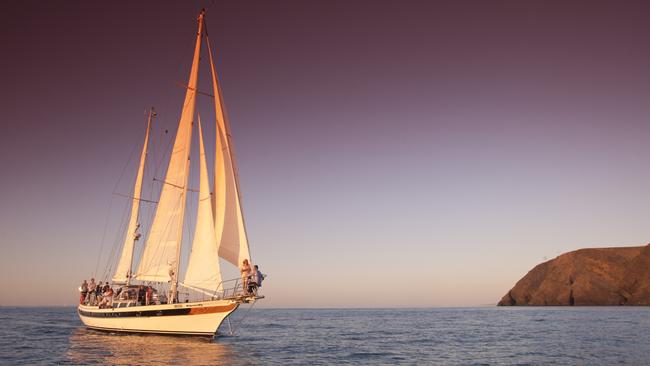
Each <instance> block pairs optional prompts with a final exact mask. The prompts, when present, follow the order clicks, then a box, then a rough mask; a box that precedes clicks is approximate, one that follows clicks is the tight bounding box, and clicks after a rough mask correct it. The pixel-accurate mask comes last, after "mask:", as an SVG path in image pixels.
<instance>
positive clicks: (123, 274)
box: [113, 108, 153, 283]
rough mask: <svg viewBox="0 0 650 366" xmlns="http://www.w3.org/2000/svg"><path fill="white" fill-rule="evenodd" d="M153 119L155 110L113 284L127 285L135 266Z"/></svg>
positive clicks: (148, 127) (151, 111)
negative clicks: (140, 210)
mask: <svg viewBox="0 0 650 366" xmlns="http://www.w3.org/2000/svg"><path fill="white" fill-rule="evenodd" d="M152 117H153V108H152V109H151V110H150V111H149V118H148V119H147V132H146V134H145V136H144V145H143V146H142V153H141V154H140V165H139V166H138V174H137V175H136V177H135V187H133V199H132V203H131V218H130V219H129V226H128V227H127V229H126V237H125V238H124V245H123V246H122V254H121V256H120V261H119V262H118V263H117V267H116V268H115V274H114V275H113V283H127V282H128V279H129V277H130V276H131V266H132V264H133V246H134V245H135V242H136V241H137V240H138V239H139V237H140V234H138V233H137V230H138V227H139V226H140V225H139V224H138V211H139V209H140V197H141V194H142V178H143V176H144V164H145V160H146V157H147V146H148V145H149V131H150V130H151V118H152Z"/></svg>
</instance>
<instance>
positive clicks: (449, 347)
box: [0, 307, 650, 365]
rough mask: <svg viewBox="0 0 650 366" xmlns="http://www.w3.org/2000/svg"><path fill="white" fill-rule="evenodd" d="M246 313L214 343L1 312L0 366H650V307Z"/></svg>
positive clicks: (52, 315)
mask: <svg viewBox="0 0 650 366" xmlns="http://www.w3.org/2000/svg"><path fill="white" fill-rule="evenodd" d="M243 316H244V312H242V311H239V310H238V312H237V313H235V314H234V317H233V326H234V327H235V328H236V329H235V335H228V328H227V325H225V326H222V328H221V329H220V335H219V336H218V337H217V338H215V339H213V340H207V339H201V338H192V337H172V336H156V335H124V334H116V333H103V332H97V331H92V330H87V329H85V328H84V327H83V325H82V324H81V322H80V321H79V319H78V318H77V315H76V312H75V309H74V308H0V363H1V364H7V365H161V364H179V365H180V364H182V365H216V364H222V365H269V364H275V365H319V364H321V365H325V364H373V365H376V364H417V365H422V364H441V365H447V364H450V365H502V364H503V365H512V364H522V365H525V364H544V365H549V364H557V365H581V364H584V365H613V364H624V365H648V364H650V308H579V307H576V308H445V309H438V308H436V309H372V310H368V309H365V310H356V309H355V310H353V309H343V310H331V309H328V310H267V309H254V310H253V311H251V312H250V313H248V315H247V316H246V317H244V318H243V322H242V321H241V319H242V317H243ZM238 326H239V327H238ZM237 327H238V328H237Z"/></svg>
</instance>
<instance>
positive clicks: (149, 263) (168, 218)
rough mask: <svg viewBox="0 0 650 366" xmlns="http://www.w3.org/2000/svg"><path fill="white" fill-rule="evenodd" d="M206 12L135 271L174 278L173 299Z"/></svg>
mask: <svg viewBox="0 0 650 366" xmlns="http://www.w3.org/2000/svg"><path fill="white" fill-rule="evenodd" d="M203 16H204V11H201V13H200V14H199V17H198V32H197V34H196V46H195V49H194V58H193V60H192V68H191V70H190V76H189V80H188V84H187V91H186V94H185V101H184V103H183V109H182V113H181V118H180V121H179V123H178V131H177V133H176V138H175V141H174V146H173V148H172V153H171V157H170V160H169V166H168V168H167V173H166V175H165V180H164V182H163V187H162V191H161V193H160V200H159V202H158V207H157V208H156V214H155V216H154V220H153V222H152V224H151V231H150V233H149V236H148V238H147V243H146V245H145V250H144V252H143V254H142V259H141V260H140V264H139V266H138V271H137V273H136V278H137V279H138V280H141V281H154V282H168V281H169V282H171V288H170V294H169V300H170V301H175V300H176V299H177V296H176V289H177V287H178V277H179V276H178V272H179V267H180V254H181V242H182V237H183V221H184V216H185V204H186V197H187V183H188V177H189V168H190V160H189V157H190V148H191V142H192V125H193V121H194V114H195V113H194V112H195V106H196V90H197V83H198V73H199V55H200V52H201V36H202V33H203Z"/></svg>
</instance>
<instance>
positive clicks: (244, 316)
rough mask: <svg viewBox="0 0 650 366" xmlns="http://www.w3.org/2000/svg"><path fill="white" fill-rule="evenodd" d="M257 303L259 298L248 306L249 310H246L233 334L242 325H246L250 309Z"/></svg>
mask: <svg viewBox="0 0 650 366" xmlns="http://www.w3.org/2000/svg"><path fill="white" fill-rule="evenodd" d="M256 303H257V300H255V301H253V303H252V304H251V306H250V307H249V308H248V310H246V312H245V313H244V315H243V316H242V317H241V318H240V319H239V324H237V326H236V327H235V328H234V329H233V330H232V334H233V335H234V334H235V332H236V331H237V330H238V329H239V328H241V327H242V326H243V325H244V321H245V320H246V317H247V316H248V313H250V311H251V310H253V306H255V304H256Z"/></svg>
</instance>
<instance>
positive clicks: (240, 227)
mask: <svg viewBox="0 0 650 366" xmlns="http://www.w3.org/2000/svg"><path fill="white" fill-rule="evenodd" d="M206 38H207V37H206ZM206 43H207V45H208V54H209V56H210V71H211V73H212V89H213V91H214V109H215V115H216V120H217V121H216V122H217V128H216V156H215V162H214V191H215V194H214V196H213V206H214V214H215V217H214V219H215V234H216V237H217V242H218V243H219V256H220V257H221V258H223V259H225V260H227V261H228V262H230V263H232V264H234V265H235V266H239V265H241V263H242V261H243V260H244V259H248V260H249V261H250V259H251V258H250V251H249V249H248V238H247V236H246V229H245V226H244V218H243V215H242V208H241V202H240V197H239V181H238V176H237V172H236V170H237V167H236V165H235V158H234V152H233V150H234V149H233V146H232V141H231V139H230V128H229V125H228V121H227V118H226V113H225V111H224V108H223V100H222V97H221V88H220V87H219V84H218V81H217V74H216V72H215V69H214V61H213V58H212V49H211V48H210V41H209V40H208V41H207V42H206Z"/></svg>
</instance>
